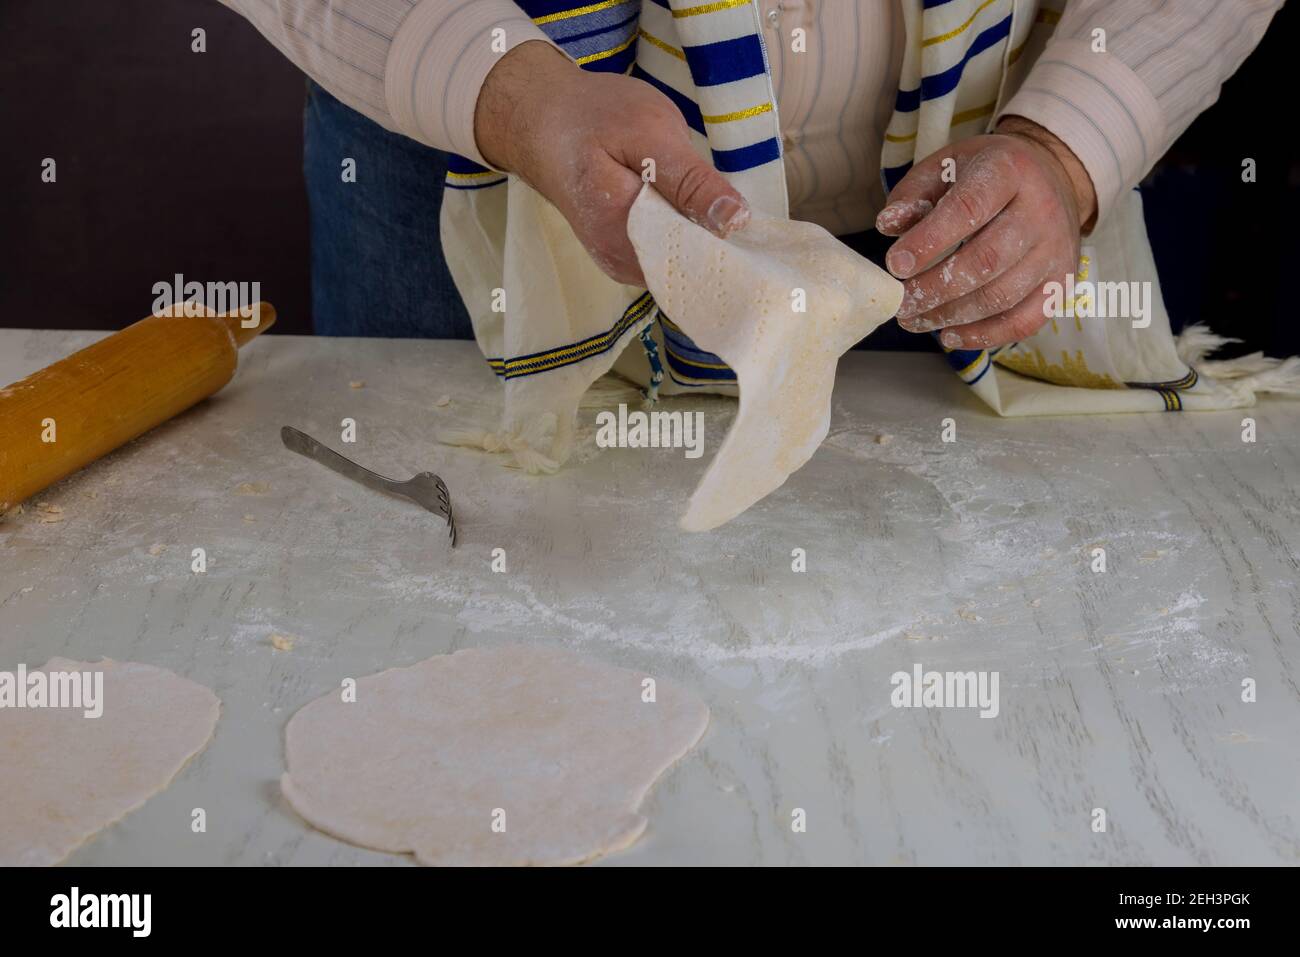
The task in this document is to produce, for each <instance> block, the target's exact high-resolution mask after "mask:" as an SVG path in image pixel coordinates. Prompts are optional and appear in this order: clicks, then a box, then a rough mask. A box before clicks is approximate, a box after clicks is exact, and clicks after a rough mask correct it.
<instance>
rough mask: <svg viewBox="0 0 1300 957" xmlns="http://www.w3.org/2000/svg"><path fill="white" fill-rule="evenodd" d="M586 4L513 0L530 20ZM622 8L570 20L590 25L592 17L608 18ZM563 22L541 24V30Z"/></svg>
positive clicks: (573, 0) (565, 0) (577, 0)
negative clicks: (602, 16) (611, 13)
mask: <svg viewBox="0 0 1300 957" xmlns="http://www.w3.org/2000/svg"><path fill="white" fill-rule="evenodd" d="M587 2H589V0H587ZM587 2H584V0H515V6H517V7H519V8H520V9H522V10H523V11H524V13H526V14H528V18H529V19H530V20H536V19H538V18H540V17H549V16H554V15H555V14H557V13H568V12H569V11H571V10H581V9H582V8H583V7H584V6H586V5H587ZM628 2H629V3H632V2H634V0H628ZM622 7H623V4H619V6H617V7H610V8H609V9H607V10H600V11H597V12H595V13H584V14H582V15H580V16H576V17H572V18H571V19H573V20H582V21H584V22H588V23H590V22H591V18H592V17H596V16H601V15H604V16H608V15H609V14H610V12H611V11H612V12H613V13H614V14H615V15H618V14H619V13H620V12H621V8H622ZM636 7H637V9H640V7H641V4H640V3H636ZM565 22H567V21H565V20H553V21H551V23H546V24H543V25H542V29H543V30H545V29H546V27H549V26H553V25H554V24H557V23H565ZM549 33H550V31H547V34H548V35H549Z"/></svg>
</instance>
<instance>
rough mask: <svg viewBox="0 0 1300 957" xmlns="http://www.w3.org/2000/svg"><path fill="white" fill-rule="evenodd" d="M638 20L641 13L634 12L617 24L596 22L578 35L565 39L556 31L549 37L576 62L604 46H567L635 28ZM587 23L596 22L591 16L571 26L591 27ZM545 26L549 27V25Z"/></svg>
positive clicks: (629, 31) (627, 32)
mask: <svg viewBox="0 0 1300 957" xmlns="http://www.w3.org/2000/svg"><path fill="white" fill-rule="evenodd" d="M618 9H619V8H615V12H617V10H618ZM640 19H641V11H640V10H634V11H633V12H632V15H631V16H630V17H624V18H623V19H622V20H619V21H618V22H617V23H605V24H600V23H599V22H597V24H596V26H595V27H594V28H592V29H590V30H583V31H581V32H579V33H574V34H572V35H571V36H567V37H565V36H560V35H559V33H560V31H558V30H557V31H556V32H555V34H554V35H552V36H551V39H552V40H554V41H555V42H556V43H558V44H560V45H561V46H563V47H564V48H565V52H566V53H568V54H569V56H571V57H573V58H574V59H575V60H576V59H577V58H578V57H580V56H586V55H587V54H588V53H599V52H600V51H601V50H603V49H605V46H604V45H603V44H582V45H580V46H578V47H576V48H574V49H569V44H571V43H579V42H580V41H582V40H590V39H591V38H592V37H598V36H600V35H601V34H604V33H610V32H612V31H614V30H620V29H622V28H623V27H628V26H632V27H634V28H635V25H636V23H637V21H638V20H640ZM589 21H596V17H595V16H594V15H593V16H591V17H587V18H584V19H582V20H581V21H580V22H579V21H575V22H574V24H573V25H576V26H584V27H585V26H591V23H590V22H589ZM547 25H548V26H549V25H550V24H547ZM557 26H558V24H557ZM624 32H625V34H626V35H629V36H630V35H631V34H632V33H633V32H634V30H626V31H624ZM624 39H626V36H625V37H624Z"/></svg>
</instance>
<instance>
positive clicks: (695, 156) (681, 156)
mask: <svg viewBox="0 0 1300 957" xmlns="http://www.w3.org/2000/svg"><path fill="white" fill-rule="evenodd" d="M654 186H655V189H657V190H658V191H659V194H660V195H661V196H663V198H664V199H666V200H668V202H669V203H671V204H672V205H673V206H674V207H675V208H676V209H677V211H678V212H679V213H681V214H682V215H683V216H685V217H686V218H687V219H689V220H690V221H691V222H693V223H697V224H698V225H700V226H703V227H704V228H705V229H707V230H709V231H710V232H712V233H715V234H716V235H718V236H723V237H725V236H728V235H730V234H731V233H734V232H735V231H736V230H738V229H743V228H744V227H745V224H746V223H748V222H749V204H748V203H747V202H745V197H744V196H741V195H740V193H739V192H737V191H736V190H735V189H734V188H733V187H732V185H731V184H730V183H728V182H727V180H726V178H725V177H724V176H723V175H722V174H721V173H719V172H718V171H717V170H716V169H714V168H713V167H712V166H711V165H710V164H709V162H708V161H707V160H705V159H704V158H702V157H701V156H700V154H699V153H697V152H695V150H694V149H692V148H691V145H690V142H689V141H683V142H681V143H680V144H676V145H674V146H673V147H671V148H670V150H669V151H668V152H667V153H666V154H661V159H660V160H659V164H658V169H657V171H656V176H655V183H654Z"/></svg>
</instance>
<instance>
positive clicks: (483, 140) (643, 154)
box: [474, 42, 749, 286]
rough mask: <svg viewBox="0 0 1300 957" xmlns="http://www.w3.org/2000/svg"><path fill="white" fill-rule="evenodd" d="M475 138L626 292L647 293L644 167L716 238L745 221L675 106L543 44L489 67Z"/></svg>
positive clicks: (744, 209) (745, 212)
mask: <svg viewBox="0 0 1300 957" xmlns="http://www.w3.org/2000/svg"><path fill="white" fill-rule="evenodd" d="M474 135H475V139H476V140H477V142H478V147H479V150H480V151H481V152H482V154H483V157H484V158H485V159H486V160H487V161H488V163H489V164H490V165H492V166H493V167H494V168H496V169H499V170H503V171H505V172H508V173H514V174H516V175H518V176H519V177H520V178H521V179H523V180H524V182H526V183H528V185H530V186H531V187H533V188H534V189H535V190H537V191H538V192H539V193H541V194H542V195H543V196H545V197H546V198H547V199H548V200H550V201H551V203H553V204H554V205H555V207H556V208H557V209H558V210H559V211H560V212H561V213H562V214H563V215H564V218H565V219H567V220H568V221H569V225H570V226H572V227H573V232H574V233H575V235H577V237H578V239H579V240H580V241H581V242H582V244H583V246H585V247H586V249H587V252H589V253H590V254H591V258H592V259H593V260H595V262H596V264H597V265H598V266H600V268H601V269H602V270H603V271H604V272H605V273H606V274H607V275H608V276H609V277H610V278H612V279H614V280H616V281H618V282H621V283H626V284H628V285H636V286H644V285H645V277H644V276H642V274H641V267H640V265H638V263H637V259H636V253H635V252H634V251H633V249H632V243H631V241H630V240H629V239H628V238H627V216H628V211H629V210H630V209H631V208H632V203H633V201H634V200H635V199H636V197H637V193H639V192H640V190H641V183H642V179H641V171H642V162H643V161H644V160H645V159H647V158H649V159H653V160H654V162H655V180H654V187H655V189H657V190H658V191H659V192H660V194H661V195H663V197H664V198H665V199H666V200H668V202H670V203H672V205H673V206H674V207H676V208H677V210H678V212H680V213H681V214H682V215H683V216H686V217H687V218H689V219H690V220H692V221H693V222H695V223H698V224H699V225H701V226H704V227H705V228H706V229H709V230H710V231H712V232H713V233H715V234H717V235H719V236H726V235H728V234H729V233H731V232H734V231H735V230H737V229H740V228H742V227H743V226H744V225H745V223H747V222H748V221H749V207H748V205H747V204H746V203H745V198H744V197H743V196H741V195H740V193H738V192H736V190H735V189H733V188H732V187H731V185H730V184H729V183H728V182H727V180H726V179H725V178H724V177H723V176H722V174H721V173H719V172H718V171H717V170H716V169H714V168H713V166H712V165H710V164H709V162H708V161H707V160H705V159H703V158H702V157H701V156H700V155H699V154H698V153H696V152H695V150H694V148H693V147H692V146H691V141H690V131H689V128H688V127H687V125H686V121H685V120H684V119H683V118H682V114H681V112H680V111H679V110H678V109H677V107H676V105H675V104H674V103H673V102H672V100H670V99H668V97H666V96H664V95H663V94H662V93H660V92H659V91H658V90H656V89H655V88H654V87H652V86H650V84H648V83H645V82H643V81H641V80H635V79H632V78H631V77H627V76H623V75H621V74H613V73H588V72H586V71H585V70H582V69H581V68H580V67H578V66H577V65H576V64H575V63H574V62H573V61H572V60H570V59H569V58H568V57H566V56H565V55H564V54H563V53H561V52H560V51H558V50H556V49H555V48H554V47H552V46H550V45H549V44H546V43H541V42H529V43H522V44H520V45H519V46H517V47H515V48H514V49H513V50H511V51H510V52H509V53H507V54H506V55H505V56H503V57H502V58H501V62H500V63H498V64H497V65H496V66H495V67H493V68H492V72H491V73H489V74H488V77H487V80H486V82H485V83H484V84H483V88H482V90H481V91H480V92H479V97H478V104H477V107H476V109H475V113H474Z"/></svg>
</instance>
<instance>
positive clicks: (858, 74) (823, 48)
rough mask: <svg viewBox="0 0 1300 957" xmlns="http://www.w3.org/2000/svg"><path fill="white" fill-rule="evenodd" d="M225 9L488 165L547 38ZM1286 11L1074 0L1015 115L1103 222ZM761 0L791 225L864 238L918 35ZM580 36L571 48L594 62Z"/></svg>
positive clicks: (857, 16)
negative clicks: (488, 144)
mask: <svg viewBox="0 0 1300 957" xmlns="http://www.w3.org/2000/svg"><path fill="white" fill-rule="evenodd" d="M221 2H222V3H224V4H225V5H226V6H228V7H231V8H232V9H234V10H235V11H237V12H238V13H240V14H241V15H243V16H244V17H246V18H247V19H248V20H249V21H250V22H252V24H253V25H254V26H255V27H256V28H257V29H258V30H259V31H260V32H261V33H262V34H263V35H264V36H266V37H267V39H269V40H270V41H271V42H272V43H273V44H275V46H276V47H278V48H279V49H280V51H281V52H283V53H284V54H285V56H287V57H288V58H289V59H290V60H291V61H293V62H294V63H295V64H296V65H297V66H298V67H299V68H300V69H302V70H303V71H304V72H306V73H307V74H309V75H310V76H311V77H312V78H313V79H314V80H316V82H318V83H319V84H320V85H321V86H323V87H325V89H327V90H329V91H330V93H332V94H333V95H334V96H336V97H337V98H338V99H340V100H341V101H343V102H344V103H346V104H348V105H349V106H351V107H352V108H354V109H356V110H358V111H359V112H361V113H362V114H364V115H365V116H367V117H369V118H370V119H372V120H374V121H375V122H377V123H379V124H381V125H382V126H384V127H386V128H388V129H390V130H394V131H396V132H399V133H402V134H404V135H407V136H410V137H411V138H413V139H415V140H418V141H420V142H422V143H425V144H428V145H430V146H435V147H438V148H440V149H445V150H448V151H451V152H453V153H459V154H460V155H462V156H465V157H467V158H469V159H471V160H474V161H475V162H478V163H483V162H484V160H483V157H482V155H481V154H480V153H479V150H478V147H477V145H476V143H475V141H474V107H475V104H476V102H477V99H478V92H479V89H480V88H481V87H482V85H483V81H484V79H485V78H486V77H487V74H488V72H489V71H490V70H491V69H492V67H493V66H494V65H495V64H496V62H497V60H499V59H500V57H501V55H502V54H503V53H505V52H508V51H509V50H510V49H513V48H514V47H515V46H517V45H518V44H520V43H524V42H527V41H529V40H542V41H544V42H547V43H550V42H551V41H550V40H548V39H547V38H546V36H545V34H543V33H542V31H541V30H540V29H539V28H538V26H537V24H536V23H534V22H533V21H532V20H530V19H529V18H528V17H527V16H526V15H525V14H524V13H523V11H522V10H521V9H520V8H519V7H518V6H516V5H515V4H514V3H513V2H512V0H221ZM592 5H593V6H602V7H608V8H609V9H610V10H611V11H612V13H616V12H617V8H618V7H620V6H625V7H626V8H627V16H629V17H632V16H635V15H636V9H637V5H636V4H635V3H631V2H628V0H603V2H600V3H595V2H593V4H592ZM1281 5H1282V0H1070V2H1069V3H1068V4H1067V6H1066V8H1065V11H1064V13H1063V14H1062V16H1061V20H1060V23H1059V24H1058V25H1057V28H1056V30H1055V33H1054V34H1053V36H1052V39H1051V40H1050V41H1049V43H1048V45H1047V47H1046V49H1045V50H1044V52H1043V54H1042V56H1041V57H1040V58H1039V60H1038V61H1037V62H1036V63H1035V64H1034V66H1033V68H1032V70H1031V71H1030V73H1029V75H1028V76H1027V77H1026V79H1025V82H1024V83H1023V85H1022V86H1021V87H1020V89H1019V91H1018V92H1017V93H1016V95H1015V96H1014V97H1013V98H1012V99H1011V100H1010V101H1009V102H1008V103H1007V104H1006V105H1005V106H1004V107H1003V109H1002V115H1007V114H1014V115H1017V116H1023V117H1025V118H1027V119H1030V120H1033V121H1034V122H1036V123H1038V124H1039V125H1041V126H1044V127H1046V128H1047V129H1049V130H1051V131H1052V132H1053V133H1054V134H1056V136H1058V137H1060V139H1062V140H1063V141H1064V142H1065V143H1066V144H1067V145H1069V147H1070V148H1071V149H1072V150H1074V152H1075V153H1076V154H1077V155H1078V157H1079V159H1080V161H1081V162H1082V163H1083V165H1084V167H1085V168H1086V169H1087V170H1088V173H1089V174H1090V175H1091V177H1092V180H1093V185H1094V187H1095V188H1096V191H1097V199H1098V205H1099V207H1100V213H1101V214H1102V215H1104V214H1105V212H1106V211H1107V209H1108V208H1109V207H1110V206H1112V205H1113V204H1114V203H1115V201H1116V199H1117V198H1118V197H1119V196H1120V195H1122V193H1123V192H1124V190H1126V189H1129V188H1131V187H1132V186H1133V185H1134V184H1135V183H1137V181H1138V180H1140V179H1141V178H1142V177H1143V176H1145V175H1146V173H1147V171H1148V170H1149V169H1150V168H1151V166H1152V164H1154V163H1155V161H1156V160H1157V159H1159V158H1160V156H1161V155H1163V154H1164V152H1165V151H1166V150H1167V149H1168V148H1169V146H1170V145H1171V144H1172V143H1173V142H1174V140H1175V139H1177V138H1178V136H1179V135H1180V134H1181V133H1182V132H1183V130H1185V129H1186V128H1187V127H1188V126H1189V125H1190V124H1191V122H1192V120H1194V119H1195V118H1196V116H1197V115H1198V114H1199V113H1201V112H1202V111H1203V110H1205V109H1206V108H1207V107H1209V106H1210V105H1211V104H1212V103H1214V101H1215V100H1216V99H1217V98H1218V95H1219V89H1220V87H1221V86H1222V84H1223V82H1224V81H1225V80H1226V79H1227V78H1228V77H1230V76H1231V75H1232V74H1233V73H1234V72H1235V71H1236V69H1237V68H1238V66H1240V64H1241V62H1242V61H1243V60H1244V59H1245V58H1246V56H1247V55H1249V53H1250V51H1251V50H1253V49H1254V47H1255V45H1256V44H1257V43H1258V42H1259V39H1260V37H1262V36H1263V34H1264V31H1265V29H1266V28H1267V27H1268V23H1269V21H1270V19H1271V18H1272V16H1273V14H1274V13H1275V12H1276V11H1277V10H1278V8H1280V7H1281ZM759 7H760V10H761V12H762V15H763V17H764V29H765V37H764V39H765V40H766V42H767V46H768V50H769V59H770V62H771V68H772V79H773V83H774V85H775V87H776V91H777V108H778V110H779V111H780V113H781V129H782V135H783V138H784V140H785V142H784V144H783V145H784V150H785V169H786V178H787V182H788V186H789V192H790V203H791V215H792V216H794V217H795V218H799V219H806V220H810V221H812V222H816V223H818V224H820V225H822V226H824V227H826V228H827V229H829V230H831V231H832V232H834V233H836V234H839V235H844V234H847V233H851V232H857V231H859V230H862V229H866V228H868V227H869V226H870V225H871V223H872V220H873V218H874V215H875V212H876V211H877V210H878V209H879V208H880V206H881V204H882V202H883V195H882V190H881V187H880V185H879V182H878V181H879V175H878V173H879V166H880V149H881V143H882V140H883V137H884V130H885V126H886V124H887V123H888V122H889V118H890V115H891V111H892V107H893V101H894V95H895V93H896V92H897V89H898V82H899V75H900V70H901V64H902V50H903V45H904V42H905V38H904V33H903V17H902V14H901V10H900V5H899V3H898V0H759ZM797 31H802V33H798V32H797ZM1098 31H1102V32H1101V33H1098ZM583 39H584V38H583V37H582V36H575V37H570V38H565V39H563V40H561V42H560V44H559V45H560V48H561V49H566V52H569V53H570V55H572V56H574V57H575V59H581V57H582V55H583V54H582V53H581V52H580V51H581V50H582V49H583V46H582V44H583ZM1103 42H1104V48H1103V49H1097V47H1098V46H1099V45H1100V44H1101V43H1103ZM796 47H802V49H796ZM587 55H592V54H587Z"/></svg>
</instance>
